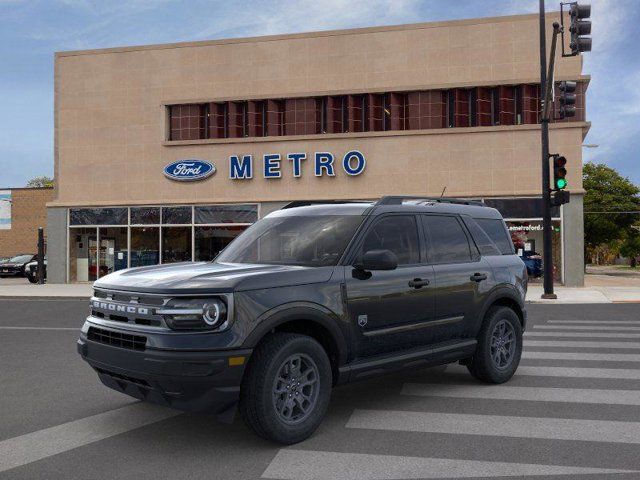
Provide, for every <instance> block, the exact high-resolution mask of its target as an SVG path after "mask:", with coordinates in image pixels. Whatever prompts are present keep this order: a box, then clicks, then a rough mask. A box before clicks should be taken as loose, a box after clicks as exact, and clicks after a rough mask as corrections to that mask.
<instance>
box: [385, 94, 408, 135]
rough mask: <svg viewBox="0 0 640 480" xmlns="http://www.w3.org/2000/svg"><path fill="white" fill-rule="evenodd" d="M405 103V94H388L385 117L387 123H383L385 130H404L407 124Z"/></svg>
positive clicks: (406, 98) (406, 99)
mask: <svg viewBox="0 0 640 480" xmlns="http://www.w3.org/2000/svg"><path fill="white" fill-rule="evenodd" d="M407 102H408V95H407V94H406V93H390V94H389V96H388V105H387V111H386V112H385V115H386V116H387V117H386V118H388V120H389V121H388V122H385V130H405V129H406V128H407V127H406V123H407V110H408V107H407Z"/></svg>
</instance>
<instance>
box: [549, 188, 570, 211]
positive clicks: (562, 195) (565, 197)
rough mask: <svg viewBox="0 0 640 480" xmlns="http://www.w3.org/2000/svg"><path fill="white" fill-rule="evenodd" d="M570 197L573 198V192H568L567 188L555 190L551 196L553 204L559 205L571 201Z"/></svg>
mask: <svg viewBox="0 0 640 480" xmlns="http://www.w3.org/2000/svg"><path fill="white" fill-rule="evenodd" d="M570 198H571V192H567V191H566V190H559V191H557V192H553V195H552V196H551V206H552V207H559V206H560V205H564V204H565V203H569V199H570Z"/></svg>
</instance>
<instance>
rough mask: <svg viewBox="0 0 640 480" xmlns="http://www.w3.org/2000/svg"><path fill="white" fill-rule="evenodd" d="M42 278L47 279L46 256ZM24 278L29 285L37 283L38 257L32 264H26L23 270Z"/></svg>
mask: <svg viewBox="0 0 640 480" xmlns="http://www.w3.org/2000/svg"><path fill="white" fill-rule="evenodd" d="M43 271H44V278H45V279H46V278H47V256H46V255H45V257H44V269H43ZM24 273H25V276H26V277H27V279H28V280H29V282H31V283H38V256H37V255H36V259H35V260H34V261H33V262H29V263H27V265H26V266H25V269H24Z"/></svg>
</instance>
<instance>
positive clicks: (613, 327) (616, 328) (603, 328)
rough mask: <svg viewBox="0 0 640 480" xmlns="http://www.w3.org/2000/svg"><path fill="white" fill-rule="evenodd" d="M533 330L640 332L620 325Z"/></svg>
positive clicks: (564, 326) (552, 326)
mask: <svg viewBox="0 0 640 480" xmlns="http://www.w3.org/2000/svg"><path fill="white" fill-rule="evenodd" d="M533 328H536V329H540V330H594V331H601V332H609V331H611V332H638V331H640V327H623V326H618V325H611V326H606V325H597V326H596V325H584V326H583V325H534V326H533Z"/></svg>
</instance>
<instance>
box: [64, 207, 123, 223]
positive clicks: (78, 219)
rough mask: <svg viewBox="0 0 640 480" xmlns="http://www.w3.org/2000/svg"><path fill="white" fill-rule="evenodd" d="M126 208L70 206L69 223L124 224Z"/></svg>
mask: <svg viewBox="0 0 640 480" xmlns="http://www.w3.org/2000/svg"><path fill="white" fill-rule="evenodd" d="M127 221H128V214H127V209H126V208H119V207H118V208H72V209H70V210H69V224H70V225H126V224H127Z"/></svg>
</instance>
